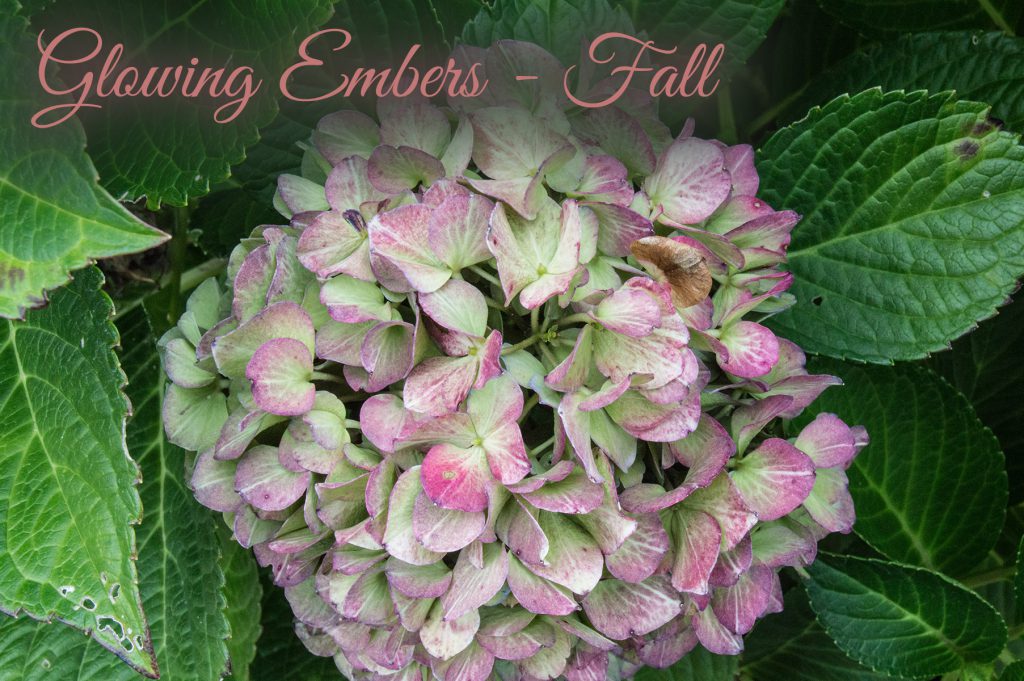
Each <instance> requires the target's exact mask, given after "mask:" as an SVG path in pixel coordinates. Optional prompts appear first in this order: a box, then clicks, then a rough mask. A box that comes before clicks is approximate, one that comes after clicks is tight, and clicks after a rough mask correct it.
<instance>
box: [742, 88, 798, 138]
mask: <svg viewBox="0 0 1024 681" xmlns="http://www.w3.org/2000/svg"><path fill="white" fill-rule="evenodd" d="M806 89H807V86H806V85H804V86H803V87H801V88H799V89H798V90H796V91H794V92H791V93H790V94H788V95H786V96H785V97H784V98H783V99H782V100H781V101H779V102H777V103H776V104H775V105H774V106H772V107H771V108H770V109H768V110H767V111H765V112H764V113H763V114H761V115H760V116H758V117H757V118H755V119H754V121H753V122H752V123H751V124H750V125H748V126H747V131H746V134H745V135H744V137H745V138H747V139H749V138H751V137H753V136H754V133H757V132H759V131H760V130H761V129H762V128H764V127H765V126H767V125H768V124H769V123H771V122H772V121H774V120H775V119H776V118H778V117H779V114H781V113H782V112H783V111H785V110H786V109H788V108H789V107H790V106H791V105H792V104H793V102H795V101H796V100H797V98H799V97H800V96H801V95H802V94H803V93H804V90H806Z"/></svg>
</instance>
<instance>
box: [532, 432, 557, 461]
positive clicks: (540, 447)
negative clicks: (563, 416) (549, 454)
mask: <svg viewBox="0 0 1024 681" xmlns="http://www.w3.org/2000/svg"><path fill="white" fill-rule="evenodd" d="M554 441H555V436H554V435H552V436H551V437H549V438H548V439H547V440H544V442H541V443H540V444H539V445H537V446H536V447H534V448H533V449H531V450H530V454H531V455H533V456H537V455H538V454H541V453H542V452H543V451H544V450H545V449H547V448H548V447H550V446H551V443H552V442H554Z"/></svg>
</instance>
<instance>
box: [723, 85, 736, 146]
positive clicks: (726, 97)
mask: <svg viewBox="0 0 1024 681" xmlns="http://www.w3.org/2000/svg"><path fill="white" fill-rule="evenodd" d="M718 136H719V138H720V139H721V140H722V141H723V142H725V143H726V144H736V142H737V141H739V135H737V134H736V115H735V113H734V112H733V110H732V91H731V90H730V89H729V86H728V85H723V86H721V87H719V89H718Z"/></svg>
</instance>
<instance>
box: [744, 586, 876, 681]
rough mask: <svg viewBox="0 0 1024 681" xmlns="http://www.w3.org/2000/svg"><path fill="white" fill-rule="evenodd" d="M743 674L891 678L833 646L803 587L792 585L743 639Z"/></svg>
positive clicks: (753, 680) (792, 678) (756, 679)
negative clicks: (775, 611) (779, 607)
mask: <svg viewBox="0 0 1024 681" xmlns="http://www.w3.org/2000/svg"><path fill="white" fill-rule="evenodd" d="M744 646H745V647H744V650H743V657H742V670H743V678H745V679H749V680H750V681H778V680H779V679H786V681H822V679H828V680H829V681H895V679H894V678H893V677H891V676H886V675H884V674H879V673H877V672H873V671H871V670H870V669H868V668H867V667H864V666H862V665H860V664H858V663H857V662H854V661H853V660H851V659H850V658H849V657H847V656H846V655H845V654H844V653H843V651H841V650H839V648H837V647H836V644H835V643H833V642H832V639H830V638H829V637H828V634H826V633H825V630H824V629H822V628H821V625H820V624H818V621H817V620H816V619H815V618H814V611H813V610H811V605H810V602H809V601H808V600H807V592H806V591H804V589H803V588H802V587H799V586H797V587H794V588H792V589H790V590H789V591H788V592H787V593H786V596H785V604H784V606H783V609H782V612H781V613H779V614H777V615H769V616H768V617H767V618H766V619H765V620H763V621H761V622H759V623H758V625H757V627H755V628H754V631H752V632H751V633H750V635H749V636H748V637H747V638H746V640H745V641H744Z"/></svg>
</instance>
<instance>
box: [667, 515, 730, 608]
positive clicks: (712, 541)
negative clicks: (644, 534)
mask: <svg viewBox="0 0 1024 681" xmlns="http://www.w3.org/2000/svg"><path fill="white" fill-rule="evenodd" d="M669 530H670V533H671V537H672V550H673V552H674V554H675V559H674V561H673V563H672V586H673V587H674V588H675V589H676V590H678V591H683V592H687V593H692V594H697V595H704V594H707V593H708V590H709V589H708V580H709V578H710V577H711V571H712V570H713V569H714V567H715V563H716V562H717V561H718V552H719V549H720V547H721V543H722V531H721V528H720V526H719V524H718V523H717V522H716V521H715V519H714V518H712V517H711V516H710V515H708V514H707V513H703V512H700V511H691V510H687V509H679V510H676V511H674V512H673V514H672V522H671V526H670V528H669Z"/></svg>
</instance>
